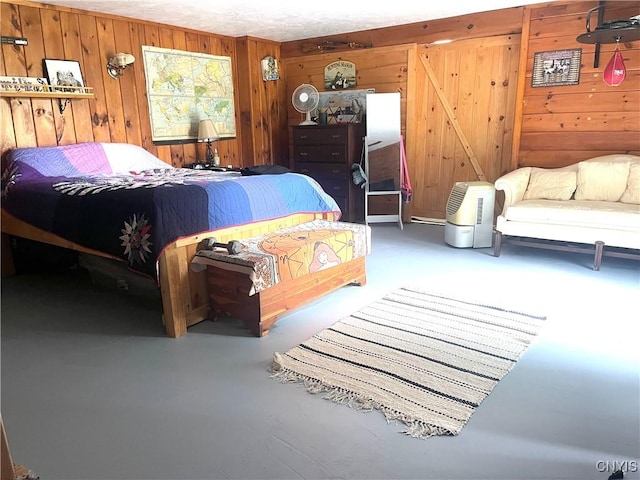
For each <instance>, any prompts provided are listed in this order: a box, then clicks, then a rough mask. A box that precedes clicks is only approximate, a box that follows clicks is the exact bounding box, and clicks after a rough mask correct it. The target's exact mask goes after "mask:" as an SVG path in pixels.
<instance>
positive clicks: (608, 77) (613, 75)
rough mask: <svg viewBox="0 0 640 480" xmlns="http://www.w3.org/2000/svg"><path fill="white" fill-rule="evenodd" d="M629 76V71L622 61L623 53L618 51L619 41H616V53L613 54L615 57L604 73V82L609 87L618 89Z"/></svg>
mask: <svg viewBox="0 0 640 480" xmlns="http://www.w3.org/2000/svg"><path fill="white" fill-rule="evenodd" d="M626 75H627V69H626V68H625V66H624V62H623V61H622V53H620V50H619V49H618V41H616V51H615V52H613V57H611V60H609V63H607V66H606V68H605V69H604V73H603V74H602V80H604V83H606V84H607V85H608V86H609V87H617V86H618V85H620V84H621V83H622V81H623V80H624V77H626Z"/></svg>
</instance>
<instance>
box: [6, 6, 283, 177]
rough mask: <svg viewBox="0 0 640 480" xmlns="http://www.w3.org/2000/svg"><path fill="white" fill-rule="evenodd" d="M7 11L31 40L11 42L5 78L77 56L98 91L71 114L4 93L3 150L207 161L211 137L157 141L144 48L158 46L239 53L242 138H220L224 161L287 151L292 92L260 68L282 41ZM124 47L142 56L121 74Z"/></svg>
mask: <svg viewBox="0 0 640 480" xmlns="http://www.w3.org/2000/svg"><path fill="white" fill-rule="evenodd" d="M0 9H1V10H0V13H1V15H0V31H1V32H2V35H8V36H18V37H26V38H27V39H28V41H29V44H28V45H27V46H24V47H22V46H11V45H2V48H1V52H2V56H1V58H0V75H16V76H32V77H41V76H43V70H42V59H43V58H55V59H73V60H78V61H79V62H80V65H81V71H82V74H83V77H84V82H85V85H87V86H89V87H93V89H94V93H95V98H92V99H86V100H82V99H76V100H73V101H71V102H70V103H69V105H68V107H67V108H66V110H65V111H64V114H61V113H60V111H59V108H58V101H57V100H55V99H54V100H51V99H35V98H34V99H30V98H7V97H3V98H2V99H1V100H0V108H1V114H2V147H1V152H2V153H4V152H5V151H6V150H7V149H9V148H12V147H15V146H50V145H65V144H71V143H77V142H87V141H101V142H127V143H133V144H136V145H140V146H143V147H144V148H145V149H147V150H148V151H150V152H152V153H154V154H155V155H157V156H158V157H159V158H161V159H162V160H164V161H165V162H167V163H169V164H172V165H174V166H184V165H187V164H190V163H193V162H195V161H196V160H198V159H202V158H203V157H204V154H205V152H204V145H203V144H196V143H186V144H178V145H170V146H168V145H165V146H156V145H154V144H153V142H152V140H151V124H150V120H149V113H148V103H147V98H146V84H145V76H144V67H143V61H142V50H141V46H142V45H152V46H157V47H162V48H175V49H179V50H185V51H191V52H201V53H209V54H213V55H224V56H230V57H231V59H232V62H233V71H234V90H235V99H236V105H235V109H236V128H237V138H236V139H229V140H223V141H220V142H217V145H216V147H217V149H218V151H219V153H220V157H221V163H222V164H223V165H227V164H232V165H235V166H248V165H254V164H262V163H272V161H273V159H276V160H280V159H281V158H282V156H283V154H282V152H281V149H280V145H282V143H283V141H282V139H281V138H280V136H281V133H280V132H281V131H282V123H283V122H284V120H283V117H282V114H280V113H279V106H280V105H282V104H283V103H284V102H283V100H282V97H283V90H282V88H281V87H279V85H278V84H277V82H270V83H273V84H268V83H267V82H262V76H261V72H260V69H259V58H262V56H265V55H267V54H268V55H275V56H278V54H279V45H278V44H277V43H274V42H266V41H261V40H256V39H249V38H244V39H234V38H231V37H226V36H221V35H212V34H208V33H203V32H197V31H192V30H188V29H183V28H177V27H170V26H166V25H161V24H155V23H151V22H144V21H137V20H132V19H127V18H122V17H115V16H106V15H98V14H94V13H91V12H86V11H82V10H76V9H69V8H64V7H52V6H47V5H42V4H38V3H33V2H28V1H22V0H15V1H13V2H11V3H9V2H5V1H2V3H1V4H0ZM119 51H124V52H126V53H132V54H133V55H134V56H135V57H136V62H135V63H134V64H133V65H132V66H131V67H129V68H127V70H126V71H125V73H124V75H123V76H122V77H120V78H119V79H118V80H114V79H112V78H111V77H109V75H108V74H107V72H106V69H105V65H106V63H107V60H108V59H109V58H110V57H111V56H112V55H113V54H115V53H116V52H119ZM256 57H257V58H256ZM254 65H256V66H257V68H255V66H254ZM246 99H249V101H246ZM274 141H275V142H276V143H275V145H274V143H273V142H274ZM284 143H285V144H286V142H284ZM285 160H286V159H285ZM285 163H286V162H285Z"/></svg>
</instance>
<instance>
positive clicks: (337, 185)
mask: <svg viewBox="0 0 640 480" xmlns="http://www.w3.org/2000/svg"><path fill="white" fill-rule="evenodd" d="M314 178H315V180H316V181H317V182H318V183H319V184H320V186H321V187H322V189H323V190H324V191H325V192H327V193H328V194H329V195H331V196H332V197H333V198H336V197H347V196H349V188H350V186H349V182H347V181H346V180H344V179H340V178H332V177H314Z"/></svg>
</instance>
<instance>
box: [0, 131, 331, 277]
mask: <svg viewBox="0 0 640 480" xmlns="http://www.w3.org/2000/svg"><path fill="white" fill-rule="evenodd" d="M132 147H133V148H132ZM135 149H138V150H141V151H142V152H139V151H138V150H135ZM132 151H133V152H135V154H134V155H133V156H132ZM136 155H138V157H136ZM8 160H9V163H8V168H7V170H6V171H5V172H4V174H3V186H2V187H3V188H2V208H4V209H6V211H8V212H9V213H11V214H12V215H14V216H16V217H17V218H19V219H20V220H23V221H25V222H27V223H29V224H31V225H34V226H36V227H38V228H40V229H42V230H45V231H48V232H52V233H54V234H56V235H59V236H60V237H63V238H65V239H67V240H70V241H72V242H75V243H78V244H80V245H82V246H85V247H88V248H92V249H95V250H98V251H101V252H104V253H107V254H110V255H115V256H117V257H120V258H122V259H123V260H126V261H127V262H128V264H129V266H130V268H131V269H133V270H135V271H138V272H140V273H144V274H147V275H149V276H152V277H154V278H156V275H157V271H156V263H157V259H158V257H159V256H160V254H161V253H162V251H163V249H164V248H165V247H166V246H167V245H168V244H170V243H171V242H173V241H175V240H177V239H179V238H181V237H186V236H191V235H196V234H199V233H202V232H206V231H210V230H216V229H219V228H224V227H229V226H233V225H242V224H247V223H251V222H256V221H261V220H269V219H274V218H280V217H284V216H287V215H290V214H293V213H299V212H300V213H305V212H338V215H339V212H340V209H339V207H338V205H337V204H336V202H335V201H334V200H333V198H331V197H330V196H329V195H328V194H327V193H326V192H324V191H323V190H322V188H321V187H320V186H319V185H318V184H317V183H316V182H315V180H313V179H312V178H310V177H307V176H305V175H301V174H296V173H285V174H280V175H256V176H241V175H240V173H236V172H209V171H201V170H190V169H177V168H171V167H168V166H167V165H166V164H164V163H162V162H161V161H160V160H159V159H157V158H156V157H154V156H153V155H151V154H149V153H148V152H146V151H145V150H143V149H142V148H140V147H135V146H132V145H126V146H125V145H124V144H99V143H90V144H79V145H74V146H69V147H51V148H44V147H41V148H24V149H15V150H13V151H12V152H11V153H10V155H9V157H8Z"/></svg>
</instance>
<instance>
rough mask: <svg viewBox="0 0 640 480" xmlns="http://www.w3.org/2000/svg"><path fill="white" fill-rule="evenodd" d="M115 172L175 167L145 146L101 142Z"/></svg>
mask: <svg viewBox="0 0 640 480" xmlns="http://www.w3.org/2000/svg"><path fill="white" fill-rule="evenodd" d="M101 145H102V148H103V150H104V153H105V154H106V156H107V161H108V162H109V166H110V168H111V171H112V172H113V173H125V174H126V173H131V172H141V171H143V170H152V169H155V168H174V167H173V166H171V165H169V164H168V163H165V162H163V161H162V160H160V159H159V158H158V157H156V156H155V155H153V154H152V153H150V152H148V151H147V150H145V149H144V148H142V147H140V146H138V145H133V144H130V143H101Z"/></svg>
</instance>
